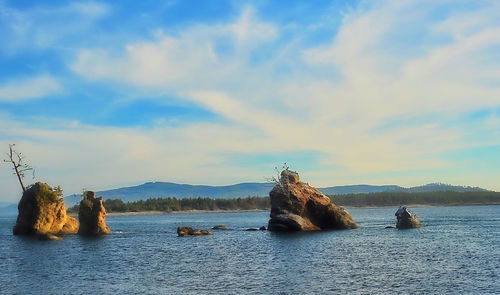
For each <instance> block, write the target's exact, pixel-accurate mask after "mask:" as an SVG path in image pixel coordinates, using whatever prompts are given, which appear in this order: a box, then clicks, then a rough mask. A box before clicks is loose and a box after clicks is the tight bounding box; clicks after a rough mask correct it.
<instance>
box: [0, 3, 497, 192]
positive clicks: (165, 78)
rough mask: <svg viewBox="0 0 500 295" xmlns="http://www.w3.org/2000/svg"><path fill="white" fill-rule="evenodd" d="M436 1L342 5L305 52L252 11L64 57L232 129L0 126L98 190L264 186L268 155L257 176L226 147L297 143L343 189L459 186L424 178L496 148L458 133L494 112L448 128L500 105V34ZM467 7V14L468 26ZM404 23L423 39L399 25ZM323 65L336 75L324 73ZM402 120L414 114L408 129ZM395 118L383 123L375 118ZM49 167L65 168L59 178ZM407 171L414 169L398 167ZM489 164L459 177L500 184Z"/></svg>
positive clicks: (275, 148) (320, 179)
mask: <svg viewBox="0 0 500 295" xmlns="http://www.w3.org/2000/svg"><path fill="white" fill-rule="evenodd" d="M433 5H434V4H433V3H432V2H425V3H423V2H421V1H405V2H400V1H398V2H396V1H383V2H377V4H376V5H374V6H375V7H369V8H366V7H364V6H363V7H361V8H362V9H360V10H359V11H352V12H349V13H347V15H346V17H345V20H344V22H343V23H342V25H341V27H340V28H339V30H338V33H337V34H336V35H335V36H332V41H331V43H330V44H326V45H322V46H316V47H312V48H311V47H308V46H307V45H304V44H301V43H300V42H297V40H300V36H297V38H294V40H291V41H290V42H289V43H286V42H283V40H280V36H281V33H282V32H281V30H280V27H279V26H278V25H276V24H272V23H269V22H264V21H262V20H260V19H259V18H258V17H257V13H256V12H254V11H253V10H252V9H251V8H247V9H245V10H244V11H243V12H242V13H241V15H240V16H239V17H237V18H235V20H234V22H231V23H219V24H214V25H201V24H199V25H194V26H192V27H190V28H187V29H184V30H182V31H180V32H177V34H175V35H166V34H165V33H163V32H162V31H161V30H160V31H158V33H157V34H156V37H155V39H154V40H149V41H143V42H131V43H129V44H126V45H124V46H123V50H122V51H121V52H113V51H109V50H104V49H101V48H87V49H83V50H80V51H79V52H78V54H77V56H76V58H75V60H74V62H73V63H72V64H71V67H72V69H73V70H74V71H75V72H76V73H77V74H79V75H81V76H83V77H85V78H87V79H89V80H94V81H99V82H107V81H114V82H117V83H123V84H126V85H133V86H135V87H137V88H138V89H140V91H142V90H146V91H153V92H156V93H159V94H161V93H165V94H168V96H170V95H174V96H176V97H181V98H184V99H187V100H190V101H193V102H196V103H198V104H199V105H201V106H203V107H204V108H206V109H208V110H211V111H213V112H215V113H217V114H219V115H220V116H222V117H224V118H226V119H227V120H228V121H229V122H230V123H228V124H226V123H210V124H208V123H205V124H193V125H188V126H181V127H176V128H173V127H165V126H157V127H156V128H154V129H152V130H144V129H133V128H123V129H120V128H93V127H91V126H79V125H75V126H73V127H72V128H71V130H59V131H56V130H50V129H46V128H45V129H44V128H41V127H40V128H33V127H27V126H23V125H19V124H17V125H16V124H14V125H12V124H10V125H9V124H7V123H5V125H4V129H3V130H0V132H4V133H5V134H9V136H10V137H12V138H14V137H16V136H18V137H19V136H20V137H22V138H32V140H29V141H24V142H21V143H20V145H19V146H20V147H21V146H22V144H24V146H27V147H28V148H27V151H26V154H28V152H29V154H31V155H33V159H40V161H41V163H40V165H41V166H42V167H45V168H44V169H46V171H44V173H45V175H51V177H53V179H52V180H51V181H52V182H54V183H61V184H64V187H66V188H67V190H69V191H72V192H73V191H78V190H79V189H80V187H78V186H79V185H80V186H86V187H87V188H89V189H90V185H93V186H95V187H96V188H93V189H102V188H108V187H109V186H108V185H111V184H112V185H111V186H112V187H116V186H118V185H120V184H122V183H123V184H133V183H137V182H141V181H146V180H170V181H183V182H191V183H216V184H222V183H231V182H234V181H244V180H249V181H251V180H255V181H260V180H261V177H263V176H266V175H268V174H269V172H271V169H272V166H273V165H276V164H277V163H270V166H271V167H270V171H267V172H265V171H264V172H263V171H259V170H257V169H256V168H255V169H254V168H249V167H248V166H247V167H234V166H232V165H231V163H227V159H225V157H224V155H227V154H238V153H243V154H259V153H270V152H275V153H279V152H294V151H312V152H317V153H318V154H321V155H322V157H321V159H320V163H319V164H320V166H321V167H322V168H325V169H323V170H321V171H317V172H315V173H314V174H313V173H311V174H310V176H311V177H314V179H310V181H311V182H312V183H313V184H315V185H332V184H341V183H339V182H338V180H339V179H340V180H342V181H343V182H344V183H353V182H354V181H353V179H355V180H356V182H365V183H366V182H371V183H384V182H385V183H397V184H401V185H416V184H422V182H424V181H437V180H439V181H444V182H449V183H460V181H458V182H457V181H454V180H457V179H459V180H463V179H462V178H461V177H462V176H460V175H458V176H457V175H445V176H443V178H439V179H435V178H434V179H432V178H433V177H438V176H439V177H441V174H432V175H429V174H427V173H428V171H430V170H434V171H442V169H446V168H449V167H453V163H450V160H447V159H445V158H444V157H442V155H443V154H444V153H447V152H449V151H453V150H454V149H459V148H470V147H478V146H485V145H499V144H500V142H499V141H498V137H489V138H488V137H487V136H484V137H483V138H481V140H477V141H471V140H470V137H469V135H470V134H472V133H474V132H475V131H477V130H475V129H472V130H469V129H466V128H483V129H484V130H481V131H482V132H494V131H491V130H498V128H496V129H495V127H498V126H496V125H495V124H497V123H498V120H497V119H498V118H496V117H494V118H492V119H491V120H489V121H488V122H487V123H485V124H483V125H484V126H486V127H484V126H483V127H480V124H476V125H474V126H466V125H467V124H461V125H453V126H448V125H447V124H446V120H449V119H450V118H452V119H456V118H459V117H460V114H463V113H466V112H469V111H473V110H478V109H485V108H491V107H499V106H500V91H499V87H498V85H500V81H499V76H498V63H499V62H498V60H496V59H494V58H491V59H488V58H489V57H494V55H492V53H491V52H493V50H492V49H494V48H497V47H498V45H499V43H500V37H499V30H498V27H499V24H498V20H495V18H494V15H495V14H494V13H491V14H486V15H484V17H485V18H487V20H480V21H479V18H478V17H479V16H482V15H483V13H481V12H475V11H472V12H470V14H469V12H463V11H462V12H460V13H459V14H453V13H451V14H449V15H448V16H447V18H445V19H444V20H443V19H442V18H441V19H433V18H432V17H431V16H429V15H432V12H433V9H434V8H433ZM417 8H420V9H417ZM469 16H470V17H471V18H474V19H471V20H470V21H469V24H467V20H468V17H469ZM455 18H457V19H455ZM457 22H461V23H462V22H463V23H464V26H463V28H461V27H460V26H456V25H454V24H455V23H457ZM413 27H416V28H417V29H418V30H419V32H418V34H417V33H415V34H414V35H413V34H412V33H411V32H410V33H406V31H405V30H406V29H408V28H413ZM401 28H403V29H401ZM450 28H453V29H450ZM436 40H438V41H436ZM443 40H445V41H443ZM277 41H279V42H277ZM283 43H286V44H283ZM407 43H410V44H409V45H408V44H407ZM263 46H268V47H273V48H274V49H275V50H274V52H277V53H276V55H274V56H273V55H271V56H269V57H267V58H268V59H269V61H268V62H264V63H254V62H252V58H253V54H254V53H256V52H258V50H259V49H261V48H262V47H263ZM221 48H222V49H221ZM490 51H491V52H490ZM493 54H494V53H493ZM485 60H487V61H488V62H486V63H485V62H484V61H485ZM283 68H284V69H289V70H283ZM325 68H326V69H327V70H326V71H325ZM330 70H331V71H330ZM331 72H336V73H338V75H335V76H333V75H329V74H325V73H331ZM485 79H486V80H488V81H489V83H488V85H485V83H484V80H485ZM159 96H160V97H161V95H159ZM160 99H161V98H160ZM406 118H412V119H413V123H411V124H404V119H406ZM401 121H403V122H401ZM390 122H394V123H392V124H390V128H381V127H380V126H386V125H387V124H389V123H390ZM0 126H2V125H1V124H0ZM8 126H9V127H8ZM9 130H11V131H9ZM12 130H15V132H13V131H12ZM492 134H494V133H492ZM2 144H5V142H4V143H2ZM44 155H47V156H44ZM37 161H38V160H37ZM293 161H294V159H290V162H293ZM68 162H70V163H71V165H72V167H71V168H68ZM144 163H147V164H146V165H145V164H144ZM54 167H65V168H64V169H67V170H65V171H64V172H65V173H63V174H64V175H65V178H64V179H61V173H57V171H53V170H51V169H55V168H54ZM331 167H336V168H338V169H328V168H331ZM58 169H59V168H58ZM214 171H217V173H214ZM419 171H426V172H425V173H424V172H421V173H420V174H418V173H419ZM405 172H414V173H416V174H412V175H411V176H398V174H400V173H405ZM435 173H438V172H435ZM485 173H490V174H488V175H490V176H489V177H485V179H488V181H489V182H482V183H463V182H462V183H463V184H470V185H482V186H485V187H488V188H494V186H497V184H494V183H493V181H490V180H491V179H492V177H491V175H492V174H491V171H489V172H485ZM115 174H116V175H115ZM493 174H494V173H493ZM496 175H497V176H498V173H497V174H496ZM56 176H57V177H56ZM75 179H77V180H78V181H75ZM117 179H119V181H120V182H121V183H117V182H116V181H117ZM304 179H308V177H307V175H305V176H304ZM349 179H351V180H349ZM315 181H316V182H315ZM88 184H90V185H88ZM497 189H498V188H497Z"/></svg>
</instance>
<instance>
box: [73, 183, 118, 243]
mask: <svg viewBox="0 0 500 295" xmlns="http://www.w3.org/2000/svg"><path fill="white" fill-rule="evenodd" d="M78 219H79V220H80V229H79V230H78V234H80V235H104V234H110V233H111V230H110V229H109V227H108V226H107V225H106V209H105V208H104V205H103V204H102V197H99V198H96V197H95V193H94V192H92V191H86V192H84V193H83V200H82V201H81V202H80V208H79V210H78Z"/></svg>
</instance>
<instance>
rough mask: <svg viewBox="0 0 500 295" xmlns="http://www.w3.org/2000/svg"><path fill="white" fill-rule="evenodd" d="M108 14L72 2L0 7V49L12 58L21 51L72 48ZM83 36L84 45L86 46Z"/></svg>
mask: <svg viewBox="0 0 500 295" xmlns="http://www.w3.org/2000/svg"><path fill="white" fill-rule="evenodd" d="M110 13H111V8H110V6H108V5H107V4H104V3H99V2H92V1H90V2H73V3H68V4H66V5H63V6H50V5H35V6H33V7H30V8H25V9H15V8H11V7H9V6H7V5H5V4H4V3H0V24H1V25H2V29H3V30H2V41H3V42H2V43H0V49H1V50H2V51H4V52H5V53H7V54H10V55H16V54H19V53H20V52H23V51H24V50H33V49H47V48H60V49H61V48H62V49H68V48H72V47H75V46H76V44H77V43H79V40H78V39H77V38H75V36H82V35H83V34H84V33H88V32H89V30H90V29H91V28H92V27H93V26H94V25H95V24H96V22H97V21H98V20H100V19H101V18H103V17H105V16H107V15H108V14H110ZM90 39H91V38H90V37H89V35H88V34H87V36H86V37H85V38H83V37H82V38H81V40H85V42H90Z"/></svg>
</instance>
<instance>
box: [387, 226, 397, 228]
mask: <svg viewBox="0 0 500 295" xmlns="http://www.w3.org/2000/svg"><path fill="white" fill-rule="evenodd" d="M385 228H396V227H394V226H392V225H388V226H386V227H385Z"/></svg>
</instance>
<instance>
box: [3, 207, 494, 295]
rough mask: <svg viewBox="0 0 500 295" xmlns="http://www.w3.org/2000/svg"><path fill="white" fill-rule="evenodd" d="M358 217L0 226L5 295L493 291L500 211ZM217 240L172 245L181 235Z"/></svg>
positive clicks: (244, 216)
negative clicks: (318, 226)
mask: <svg viewBox="0 0 500 295" xmlns="http://www.w3.org/2000/svg"><path fill="white" fill-rule="evenodd" d="M396 209H397V208H362V209H360V208H353V209H348V211H349V212H350V213H351V215H352V216H353V218H354V220H355V221H356V222H357V224H358V225H359V229H355V230H342V231H322V232H310V233H295V234H278V233H272V232H268V231H259V230H257V231H246V229H247V228H258V227H260V226H263V225H264V226H267V221H268V219H269V213H268V212H242V213H191V214H164V215H135V216H108V217H107V223H108V225H109V226H110V228H111V229H112V231H113V233H112V234H111V235H108V236H104V237H98V238H87V237H81V236H78V235H72V236H66V237H64V239H63V240H62V241H38V240H36V239H32V238H25V237H19V236H13V235H12V226H13V225H14V222H15V217H1V218H0V294H183V295H184V294H500V279H499V276H500V206H463V207H460V206H457V207H416V208H410V209H411V210H412V211H413V212H414V213H415V214H417V216H418V217H419V218H420V219H421V221H422V223H423V224H424V226H423V227H422V228H418V229H408V230H398V229H395V228H386V226H395V223H396V219H395V216H394V213H395V211H396ZM215 225H225V226H227V227H228V228H229V229H228V230H212V235H209V236H196V237H178V236H177V233H176V229H177V227H178V226H192V227H194V228H197V229H210V228H211V227H213V226H215Z"/></svg>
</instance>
